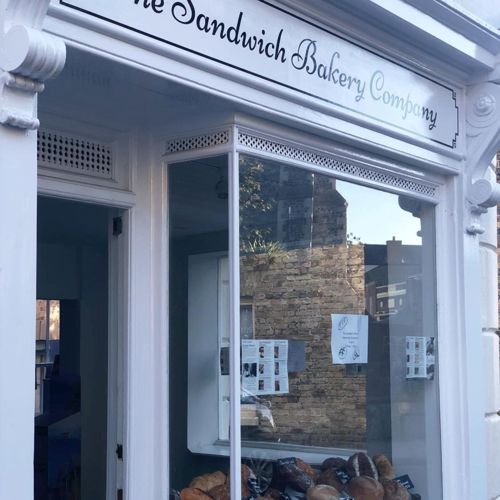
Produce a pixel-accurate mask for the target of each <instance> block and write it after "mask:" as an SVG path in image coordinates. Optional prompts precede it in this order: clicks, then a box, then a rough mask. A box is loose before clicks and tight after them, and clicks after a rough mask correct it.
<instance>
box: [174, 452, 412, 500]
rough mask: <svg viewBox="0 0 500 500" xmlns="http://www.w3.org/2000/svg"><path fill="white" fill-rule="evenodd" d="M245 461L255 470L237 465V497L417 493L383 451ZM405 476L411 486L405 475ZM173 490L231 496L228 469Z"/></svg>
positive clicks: (185, 495) (213, 499)
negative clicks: (312, 459) (316, 460)
mask: <svg viewBox="0 0 500 500" xmlns="http://www.w3.org/2000/svg"><path fill="white" fill-rule="evenodd" d="M250 463H251V464H252V465H253V467H254V468H255V470H256V471H257V472H256V473H255V472H254V470H252V468H250V467H249V466H248V465H246V464H242V465H241V497H242V499H252V500H265V499H267V500H281V499H283V498H286V497H287V496H288V497H289V498H292V499H293V498H300V499H304V497H305V498H306V499H307V500H339V499H341V498H347V497H351V498H352V499H353V500H419V499H420V496H419V495H418V494H416V493H410V491H408V489H407V488H406V487H405V486H404V485H403V484H402V483H401V482H399V481H397V480H396V479H395V476H396V474H395V471H394V468H393V466H392V464H391V462H390V461H389V459H388V458H387V457H386V456H385V455H382V454H378V455H374V456H373V458H370V457H369V456H368V455H367V454H366V453H363V452H357V453H354V454H353V455H351V457H349V459H348V460H345V459H343V458H340V457H330V458H327V459H326V460H324V461H323V463H322V464H321V465H319V466H311V465H310V464H308V463H306V462H304V461H303V460H302V459H300V458H297V457H290V458H284V459H279V460H276V461H271V460H265V461H264V462H263V464H259V462H258V461H255V463H254V462H253V461H250ZM263 465H264V466H263ZM264 469H265V470H266V471H267V470H269V471H271V472H270V474H268V476H269V478H268V481H267V482H265V483H263V482H262V481H259V478H260V477H261V476H260V474H261V470H264ZM256 474H257V475H256ZM402 479H404V478H402ZM405 482H406V483H408V484H409V485H410V486H411V487H412V488H413V485H412V483H411V480H410V479H409V478H408V477H406V480H405ZM177 495H178V496H177V497H176V498H177V499H179V497H180V500H231V491H230V480H229V475H227V476H226V474H224V473H223V472H221V471H216V472H213V473H210V474H203V475H201V476H197V477H195V478H194V479H193V480H192V481H191V483H190V485H189V487H187V488H184V489H183V490H181V492H180V494H179V493H178V492H177Z"/></svg>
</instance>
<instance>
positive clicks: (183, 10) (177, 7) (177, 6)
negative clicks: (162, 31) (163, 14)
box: [171, 0, 196, 24]
mask: <svg viewBox="0 0 500 500" xmlns="http://www.w3.org/2000/svg"><path fill="white" fill-rule="evenodd" d="M186 3H187V7H186V5H185V4H184V3H182V2H175V3H174V4H173V5H172V9H171V10H172V16H173V18H174V19H175V20H176V21H177V22H178V23H181V24H191V23H192V22H193V21H194V18H195V16H196V10H195V8H194V5H193V2H192V1H191V0H186Z"/></svg>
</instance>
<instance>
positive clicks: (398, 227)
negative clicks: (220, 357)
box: [337, 180, 422, 245]
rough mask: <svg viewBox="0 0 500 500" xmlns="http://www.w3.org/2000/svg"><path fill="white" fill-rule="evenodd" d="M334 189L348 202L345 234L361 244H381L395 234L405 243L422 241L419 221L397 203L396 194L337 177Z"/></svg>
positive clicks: (411, 243)
mask: <svg viewBox="0 0 500 500" xmlns="http://www.w3.org/2000/svg"><path fill="white" fill-rule="evenodd" d="M337 190H338V192H339V193H340V194H341V195H342V196H343V197H344V198H345V199H346V200H347V203H348V206H347V234H349V233H353V235H354V236H355V237H357V238H360V240H361V243H368V244H384V243H385V242H386V241H388V240H392V238H393V236H394V237H395V238H396V240H402V242H403V243H404V244H406V245H421V244H422V240H421V238H420V237H418V236H417V231H419V230H420V220H419V219H417V218H416V217H413V215H412V214H411V213H409V212H405V211H404V210H403V209H402V208H401V207H400V206H399V205H398V196H397V195H395V194H391V193H384V192H383V191H377V190H376V189H371V188H367V187H364V186H358V185H356V184H351V183H348V182H342V181H339V180H338V181H337Z"/></svg>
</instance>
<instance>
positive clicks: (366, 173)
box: [238, 131, 437, 198]
mask: <svg viewBox="0 0 500 500" xmlns="http://www.w3.org/2000/svg"><path fill="white" fill-rule="evenodd" d="M238 143H239V144H240V145H241V146H246V147H248V148H252V149H256V150H259V151H265V152H267V153H271V154H274V155H278V156H282V157H283V158H290V159H293V160H298V161H302V162H305V163H309V164H311V165H317V166H320V167H325V168H328V169H330V170H333V171H335V172H339V173H343V174H348V175H350V176H355V177H358V178H359V179H364V180H369V181H372V182H376V183H380V184H385V185H387V186H393V187H396V188H398V189H403V190H405V191H411V192H413V193H418V194H420V195H424V196H428V197H432V198H435V197H436V196H437V191H436V188H435V187H434V186H429V185H428V184H423V183H419V182H416V181H413V180H409V179H405V178H402V177H399V176H396V175H391V174H389V173H386V172H379V171H377V170H372V169H368V168H364V167H359V166H356V165H352V164H350V163H346V162H344V161H340V160H337V159H336V158H335V157H333V156H329V155H324V154H319V153H314V152H312V151H308V150H305V149H299V148H295V147H293V146H289V145H288V144H283V143H280V142H276V141H271V140H269V139H264V138H262V137H257V136H255V135H252V134H249V133H246V132H241V131H240V132H239V133H238Z"/></svg>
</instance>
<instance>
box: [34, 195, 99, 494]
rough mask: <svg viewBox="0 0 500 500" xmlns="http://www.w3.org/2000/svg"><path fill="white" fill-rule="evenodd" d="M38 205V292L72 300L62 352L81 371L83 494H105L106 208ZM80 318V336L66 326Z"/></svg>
mask: <svg viewBox="0 0 500 500" xmlns="http://www.w3.org/2000/svg"><path fill="white" fill-rule="evenodd" d="M38 210H39V211H38V219H39V227H38V229H39V230H38V246H37V252H38V257H37V297H38V298H43V299H60V300H66V299H68V302H67V303H66V304H65V303H63V305H62V314H67V315H68V316H66V317H65V318H62V323H61V338H62V341H61V349H62V350H61V353H62V356H63V355H64V354H67V357H66V358H65V360H61V361H62V365H65V367H66V368H67V369H68V370H70V371H71V372H73V373H76V374H78V373H79V374H80V376H81V380H80V383H81V426H82V428H81V438H82V446H81V470H82V486H81V498H82V499H83V500H94V499H104V498H106V452H107V450H106V440H107V398H108V393H107V379H108V374H107V369H108V359H107V358H108V349H107V347H108V250H107V209H105V208H100V207H92V206H87V205H83V204H80V203H71V202H63V201H58V200H45V199H40V201H39V208H38ZM69 299H71V301H72V304H73V306H72V307H70V309H68V307H66V306H68V305H69V304H70V302H69ZM78 316H79V318H78ZM75 318H76V320H77V321H78V322H79V335H77V334H76V333H75V332H74V331H72V330H70V331H66V328H72V326H74V325H75ZM77 343H79V345H78V346H77V345H75V344H77ZM78 352H79V356H78V354H77V353H78ZM62 356H61V357H62ZM70 358H71V359H70ZM77 364H79V366H77Z"/></svg>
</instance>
